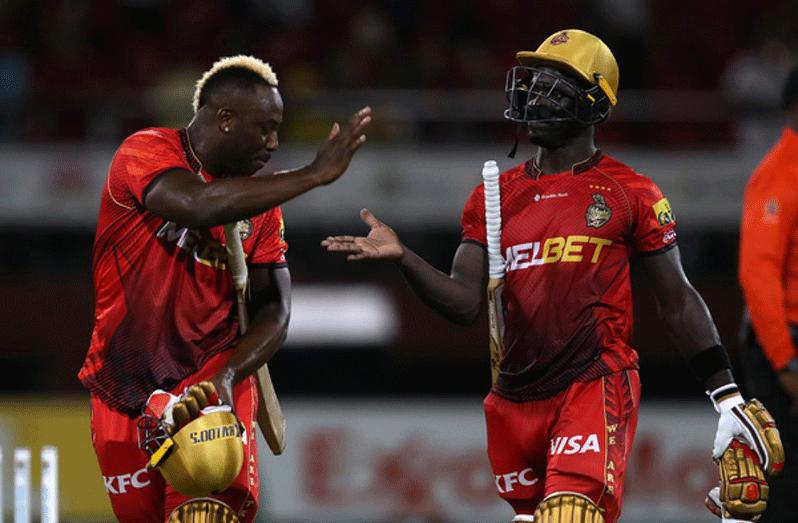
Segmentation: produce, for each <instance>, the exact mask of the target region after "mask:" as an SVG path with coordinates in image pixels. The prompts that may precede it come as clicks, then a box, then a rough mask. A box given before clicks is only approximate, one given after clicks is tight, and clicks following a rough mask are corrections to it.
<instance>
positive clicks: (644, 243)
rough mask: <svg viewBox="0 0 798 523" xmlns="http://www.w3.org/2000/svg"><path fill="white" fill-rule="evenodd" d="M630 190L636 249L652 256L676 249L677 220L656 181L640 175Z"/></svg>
mask: <svg viewBox="0 0 798 523" xmlns="http://www.w3.org/2000/svg"><path fill="white" fill-rule="evenodd" d="M631 188H632V200H633V201H632V209H633V212H634V213H635V220H634V224H635V226H634V230H633V231H632V239H633V243H634V247H635V250H636V251H637V252H638V253H639V254H642V255H652V254H657V253H659V252H662V251H664V250H668V249H670V248H671V247H673V246H674V245H675V243H674V242H675V241H676V231H675V230H674V228H675V226H676V219H675V217H674V213H673V210H672V209H671V204H670V203H669V202H668V199H667V198H665V196H664V195H663V194H662V191H660V189H659V187H657V185H656V184H655V183H654V182H653V181H651V180H649V179H648V178H646V177H644V176H639V180H637V181H636V182H635V184H634V185H633V186H632V187H631Z"/></svg>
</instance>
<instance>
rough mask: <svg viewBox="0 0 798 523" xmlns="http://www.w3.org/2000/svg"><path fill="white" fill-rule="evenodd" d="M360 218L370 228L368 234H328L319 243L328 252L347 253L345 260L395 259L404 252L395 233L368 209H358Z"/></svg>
mask: <svg viewBox="0 0 798 523" xmlns="http://www.w3.org/2000/svg"><path fill="white" fill-rule="evenodd" d="M360 218H361V219H362V220H363V222H365V224H366V225H368V226H369V227H370V228H371V230H370V231H369V234H368V236H365V237H363V236H348V235H344V236H329V237H327V238H325V239H324V240H323V241H322V242H321V245H322V247H326V248H327V251H329V252H344V253H347V254H348V255H347V257H346V259H347V260H350V261H354V260H365V259H371V260H396V259H399V258H401V257H402V255H403V254H404V247H403V246H402V243H401V242H400V241H399V237H398V236H397V235H396V233H395V232H394V231H393V229H391V228H390V227H388V226H387V225H385V224H384V223H382V222H381V221H379V220H378V219H377V218H375V217H374V215H373V214H371V213H370V212H369V211H368V209H363V210H362V211H360Z"/></svg>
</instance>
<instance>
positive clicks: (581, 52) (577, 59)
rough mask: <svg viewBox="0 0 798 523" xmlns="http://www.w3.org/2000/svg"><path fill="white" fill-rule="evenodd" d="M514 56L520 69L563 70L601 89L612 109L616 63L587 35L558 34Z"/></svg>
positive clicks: (601, 44) (576, 32)
mask: <svg viewBox="0 0 798 523" xmlns="http://www.w3.org/2000/svg"><path fill="white" fill-rule="evenodd" d="M515 57H516V59H517V60H518V63H520V64H521V65H524V66H533V65H552V66H554V67H558V66H559V67H564V68H565V69H566V70H568V71H571V72H573V73H575V74H576V75H577V76H578V77H579V78H582V79H583V80H585V81H587V82H589V83H591V84H593V85H597V86H598V87H599V88H601V91H602V92H603V93H604V94H605V95H606V96H607V100H608V101H609V102H610V104H611V105H612V106H614V105H615V104H616V103H617V101H618V99H617V95H618V77H619V73H618V63H617V62H616V61H615V57H614V56H613V55H612V51H610V48H609V47H607V45H606V44H605V43H604V42H602V41H601V40H600V39H599V38H598V37H596V36H594V35H592V34H590V33H587V32H585V31H581V30H579V29H566V30H564V31H558V32H556V33H554V34H553V35H551V36H549V37H548V38H546V40H544V41H543V43H542V44H540V46H539V47H538V49H537V51H534V52H532V51H520V52H518V53H517V54H516V55H515Z"/></svg>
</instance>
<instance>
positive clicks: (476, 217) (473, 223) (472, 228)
mask: <svg viewBox="0 0 798 523" xmlns="http://www.w3.org/2000/svg"><path fill="white" fill-rule="evenodd" d="M460 225H461V226H462V233H461V240H462V241H471V242H476V243H479V244H480V245H482V246H483V247H484V246H486V245H487V239H486V235H487V233H486V232H485V188H484V185H483V184H480V185H478V186H477V187H476V188H475V189H474V190H473V191H471V194H470V195H469V196H468V199H467V200H466V203H465V207H464V208H463V215H462V217H461V218H460Z"/></svg>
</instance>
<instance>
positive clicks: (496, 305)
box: [482, 160, 505, 383]
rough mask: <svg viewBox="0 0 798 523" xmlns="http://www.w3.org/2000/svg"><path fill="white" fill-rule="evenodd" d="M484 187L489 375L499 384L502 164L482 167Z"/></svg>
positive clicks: (501, 353) (502, 277)
mask: <svg viewBox="0 0 798 523" xmlns="http://www.w3.org/2000/svg"><path fill="white" fill-rule="evenodd" d="M482 179H483V181H484V186H485V230H486V232H487V242H488V277H489V280H488V325H489V327H490V332H489V339H490V376H491V382H492V383H496V378H497V377H498V376H499V364H500V363H501V360H502V355H503V349H502V335H503V331H504V322H503V315H502V302H501V295H502V289H503V288H504V268H505V264H504V258H503V257H502V252H501V237H502V212H501V211H502V209H501V194H500V192H499V167H498V165H496V161H495V160H488V161H486V162H485V164H484V166H483V167H482Z"/></svg>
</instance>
